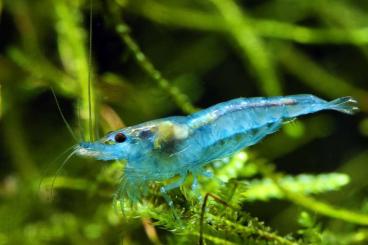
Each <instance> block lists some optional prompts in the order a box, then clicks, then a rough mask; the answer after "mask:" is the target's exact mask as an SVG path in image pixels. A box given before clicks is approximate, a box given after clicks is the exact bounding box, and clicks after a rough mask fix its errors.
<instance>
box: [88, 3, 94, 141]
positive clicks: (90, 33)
mask: <svg viewBox="0 0 368 245" xmlns="http://www.w3.org/2000/svg"><path fill="white" fill-rule="evenodd" d="M91 68H92V0H90V1H89V53H88V70H89V71H88V114H89V115H88V116H89V139H90V141H93V140H94V137H93V129H92V127H93V123H92V91H91V90H92V71H91V70H92V69H91Z"/></svg>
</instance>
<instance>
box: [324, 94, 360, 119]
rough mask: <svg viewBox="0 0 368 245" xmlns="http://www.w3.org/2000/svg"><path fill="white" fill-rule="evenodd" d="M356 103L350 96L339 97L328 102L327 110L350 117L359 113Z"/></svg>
mask: <svg viewBox="0 0 368 245" xmlns="http://www.w3.org/2000/svg"><path fill="white" fill-rule="evenodd" d="M357 103H358V102H357V100H356V99H354V98H353V97H351V96H346V97H341V98H338V99H335V100H333V101H330V102H328V105H329V106H328V109H331V110H336V111H339V112H342V113H345V114H350V115H352V114H355V113H356V112H358V111H359V107H358V106H357Z"/></svg>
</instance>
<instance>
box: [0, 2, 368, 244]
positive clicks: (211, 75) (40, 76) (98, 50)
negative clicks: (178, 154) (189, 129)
mask: <svg viewBox="0 0 368 245" xmlns="http://www.w3.org/2000/svg"><path fill="white" fill-rule="evenodd" d="M91 6H92V12H90V11H91ZM367 11H368V4H367V3H364V2H363V1H361V2H356V3H353V2H351V1H333V0H317V1H308V0H299V1H292V0H274V1H235V0H205V1H204V0H201V1H195V0H175V1H173V0H140V1H133V0H115V1H99V0H92V1H91V2H90V1H89V0H84V1H83V0H78V1H74V0H52V1H49V0H39V1H29V0H28V1H27V0H17V1H13V0H0V40H1V42H0V92H1V93H0V125H1V131H0V132H1V139H2V140H1V143H0V147H1V155H0V164H1V172H0V244H195V243H202V244H268V243H270V244H367V243H368V200H367V197H366V195H367V186H368V179H367V177H366V176H367V175H368V167H367V162H368V151H367V146H368V140H367V137H368V117H367V112H368V83H367V77H368V71H367V69H366V67H367V65H368V49H367V47H368V46H367V45H368V14H367V13H368V12H367ZM90 17H91V18H90ZM90 33H91V35H90ZM89 37H91V38H89ZM90 51H91V52H90ZM89 81H92V85H93V86H92V87H91V88H92V89H90V86H89ZM50 88H52V89H53V90H54V91H55V94H56V95H57V97H58V99H59V102H60V107H61V110H62V111H63V112H64V113H65V117H66V119H67V120H68V121H69V122H70V123H71V129H72V131H73V132H75V134H76V136H77V138H78V140H81V139H92V138H98V136H99V135H102V134H104V133H106V132H108V131H111V130H116V129H118V128H122V127H124V126H125V125H133V124H136V123H140V122H143V121H147V120H150V119H154V118H160V117H164V116H168V115H174V114H175V115H176V114H182V115H185V114H188V113H192V112H194V111H196V110H198V109H199V108H204V107H208V106H210V105H213V104H215V103H218V102H221V101H224V100H228V99H232V98H236V97H253V96H272V95H287V94H298V93H311V94H315V95H317V96H319V97H323V98H325V99H335V98H337V97H341V96H347V95H349V96H353V97H355V98H356V99H357V100H358V101H359V106H360V108H361V112H360V113H359V114H357V115H355V116H347V115H341V114H339V113H333V112H326V113H320V114H317V115H313V116H308V117H304V118H302V119H301V120H297V121H294V122H292V123H290V124H288V125H286V126H284V127H283V128H282V130H280V132H278V133H276V134H274V135H272V136H270V137H268V138H267V139H266V140H264V141H263V142H261V143H259V144H257V145H256V146H253V147H250V148H249V149H245V150H244V151H241V152H239V153H237V154H235V155H234V156H232V157H229V158H227V159H222V160H219V161H215V162H213V163H211V164H208V170H209V171H211V172H213V177H211V178H206V177H202V178H200V180H199V182H200V185H201V188H200V192H201V193H193V191H192V190H191V180H192V178H191V177H189V178H188V179H187V181H186V182H185V183H184V185H183V186H182V187H181V188H180V189H175V190H173V191H170V192H169V194H170V196H171V197H172V199H173V200H174V204H175V210H176V213H178V214H179V216H180V220H178V219H175V217H174V216H173V213H172V212H171V211H170V208H169V207H168V206H167V204H166V202H165V201H164V199H163V198H162V196H161V195H160V192H159V189H160V187H161V186H162V184H164V183H152V186H150V193H149V195H148V196H147V197H145V198H144V199H143V200H142V202H141V203H138V204H137V205H129V203H120V202H119V200H114V198H113V196H114V193H115V190H117V187H118V185H119V181H120V176H121V174H122V169H123V164H124V162H98V161H93V160H90V159H78V158H75V157H74V158H72V159H70V160H69V161H67V162H66V164H65V166H63V168H60V165H61V163H63V161H64V160H65V159H66V158H67V156H66V155H65V154H62V152H63V151H64V150H65V149H67V148H68V147H70V146H72V145H73V144H75V143H76V142H74V141H73V138H72V137H71V136H70V134H69V133H68V130H67V127H66V126H65V124H64V123H63V120H62V118H61V117H60V113H59V112H58V109H57V105H56V104H55V100H54V97H53V95H52V92H51V89H50ZM90 98H91V99H90ZM90 119H91V120H90ZM60 154H62V155H60ZM55 159H56V160H55ZM171 181H173V180H167V183H169V182H171ZM199 195H201V196H202V199H199V198H198V196H199Z"/></svg>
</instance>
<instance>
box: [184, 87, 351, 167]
mask: <svg viewBox="0 0 368 245" xmlns="http://www.w3.org/2000/svg"><path fill="white" fill-rule="evenodd" d="M355 104H356V101H355V100H354V99H353V98H351V97H342V98H339V99H336V100H333V101H330V102H328V101H325V100H323V99H320V98H318V97H316V96H313V95H309V94H306V95H291V96H277V97H269V98H264V97H257V98H240V99H234V100H230V101H227V102H224V103H220V104H217V105H215V106H212V107H210V108H208V109H205V110H203V111H200V112H198V113H195V114H193V115H191V116H190V117H189V122H188V125H189V126H190V128H191V131H192V133H191V139H190V140H189V141H190V142H191V144H193V145H197V146H198V147H197V148H196V149H195V150H194V152H195V153H196V154H202V155H203V156H204V157H203V158H202V159H201V160H203V159H205V160H206V161H211V160H213V159H216V158H220V157H223V156H226V155H229V154H231V153H233V152H235V151H238V150H240V149H242V148H244V147H247V146H249V145H253V144H255V143H257V142H259V141H260V140H261V139H263V138H264V137H265V136H267V135H268V134H271V133H273V132H276V131H277V130H278V129H279V128H280V127H281V125H282V124H283V122H285V121H290V120H291V119H294V118H296V117H298V116H301V115H305V114H310V113H314V112H317V111H321V110H336V111H340V112H343V113H348V114H352V113H354V112H355V111H356V110H357V109H358V108H357V107H356V106H355ZM204 135H205V137H203V136H204ZM197 151H198V152H197ZM201 152H202V153H201Z"/></svg>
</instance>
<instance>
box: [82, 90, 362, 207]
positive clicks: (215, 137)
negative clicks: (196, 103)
mask: <svg viewBox="0 0 368 245" xmlns="http://www.w3.org/2000/svg"><path fill="white" fill-rule="evenodd" d="M355 103H356V101H355V100H354V99H353V98H351V97H342V98H339V99H336V100H333V101H330V102H328V101H325V100H322V99H320V98H318V97H315V96H313V95H291V96H277V97H268V98H265V97H256V98H239V99H233V100H230V101H227V102H223V103H219V104H216V105H214V106H212V107H209V108H207V109H204V110H202V111H199V112H197V113H194V114H192V115H189V116H175V117H168V118H163V119H158V120H153V121H149V122H145V123H142V124H138V125H135V126H131V127H128V128H124V129H120V130H117V131H114V132H112V133H109V134H108V135H106V136H105V137H103V138H102V139H100V140H98V141H95V142H82V143H81V144H80V145H79V146H78V150H77V152H78V154H79V155H84V156H90V157H94V158H96V159H100V160H126V161H127V164H126V167H125V170H124V176H123V180H122V185H121V188H120V190H119V195H120V196H121V197H128V198H129V199H130V200H133V201H138V200H139V197H140V195H141V194H142V193H145V192H146V191H147V183H148V182H150V181H156V180H165V179H168V178H170V177H173V176H175V175H179V176H180V178H179V180H178V181H177V182H174V183H172V184H169V185H168V186H165V187H162V188H161V191H162V193H163V194H164V197H165V198H166V200H167V201H168V202H169V204H170V205H172V202H171V200H170V199H169V197H168V196H167V194H166V192H167V191H168V190H170V189H173V188H176V187H179V186H180V185H181V184H182V183H183V182H184V180H185V177H186V176H187V174H188V173H192V174H193V175H194V177H196V176H197V175H198V174H202V173H203V170H202V167H203V165H205V164H207V163H209V162H211V161H213V160H215V159H220V158H223V157H226V156H229V155H231V154H233V153H235V152H237V151H239V150H241V149H243V148H245V147H248V146H250V145H254V144H256V143H257V142H259V141H260V140H262V139H263V138H264V137H265V136H267V135H269V134H271V133H274V132H276V131H277V130H278V129H279V128H280V127H281V126H282V124H283V123H285V122H288V121H291V120H293V119H295V118H297V117H298V116H301V115H305V114H310V113H314V112H317V111H321V110H337V111H340V112H343V113H348V114H352V113H354V112H355V111H356V110H357V109H358V108H357V107H356V106H354V105H355Z"/></svg>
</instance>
